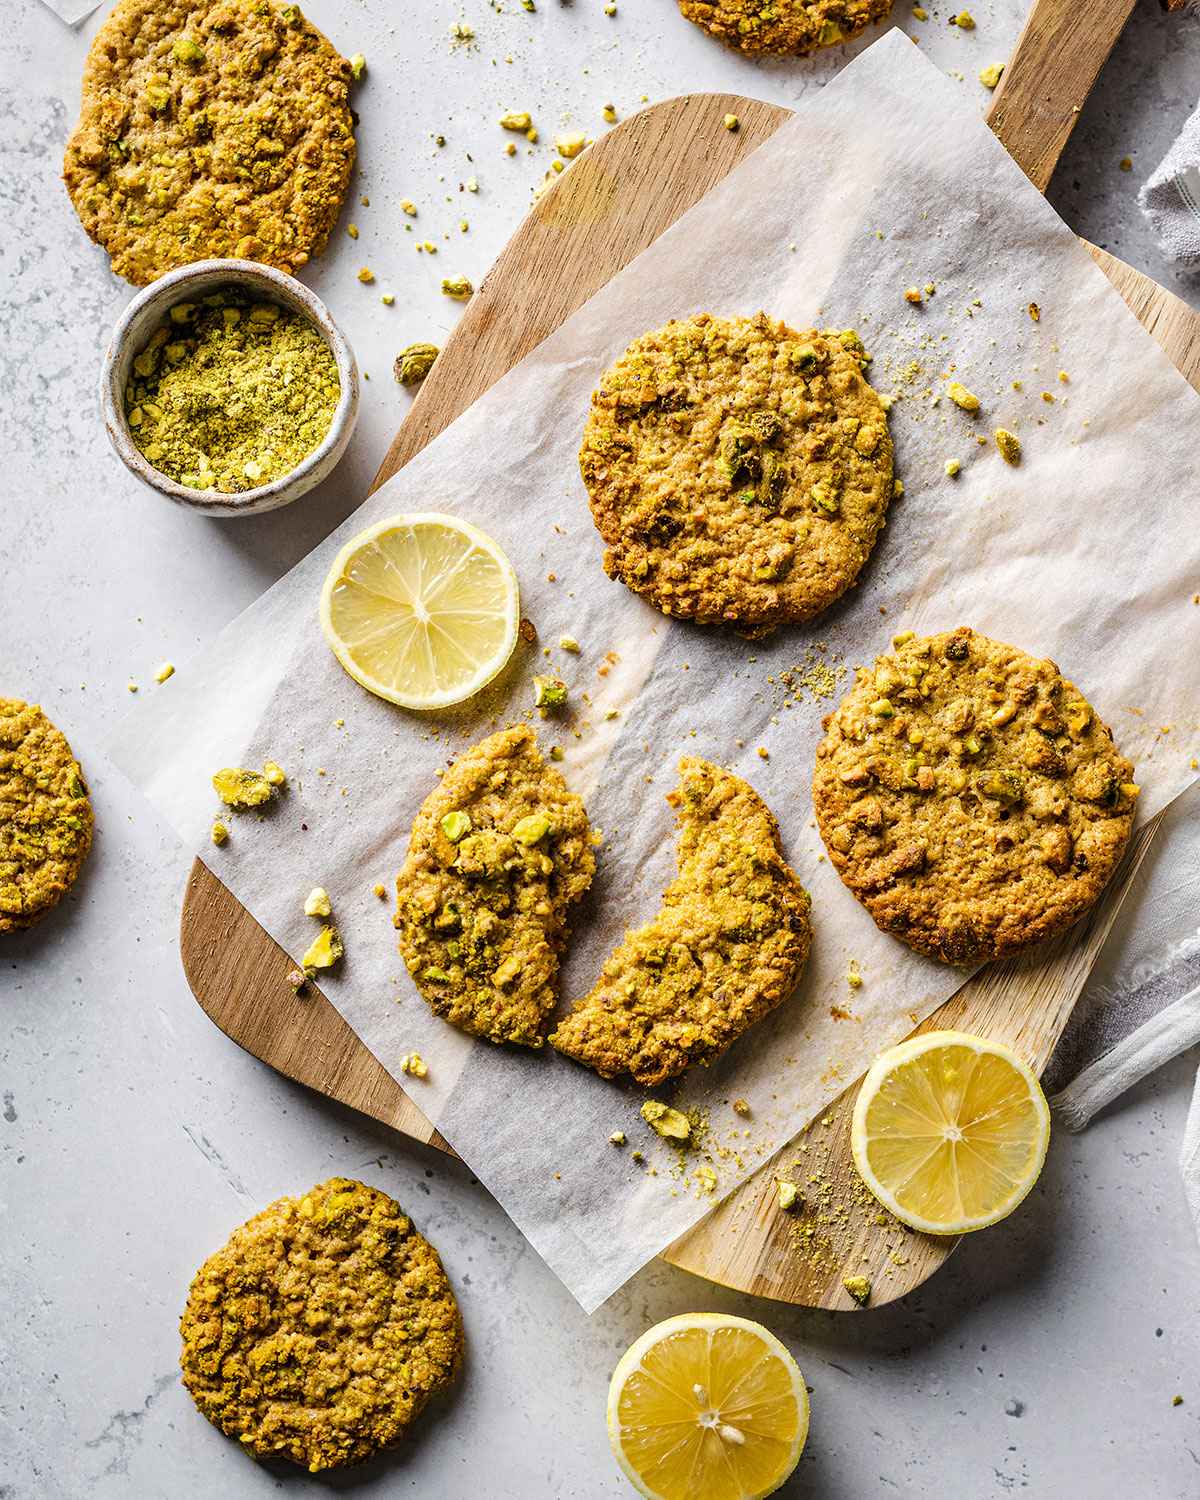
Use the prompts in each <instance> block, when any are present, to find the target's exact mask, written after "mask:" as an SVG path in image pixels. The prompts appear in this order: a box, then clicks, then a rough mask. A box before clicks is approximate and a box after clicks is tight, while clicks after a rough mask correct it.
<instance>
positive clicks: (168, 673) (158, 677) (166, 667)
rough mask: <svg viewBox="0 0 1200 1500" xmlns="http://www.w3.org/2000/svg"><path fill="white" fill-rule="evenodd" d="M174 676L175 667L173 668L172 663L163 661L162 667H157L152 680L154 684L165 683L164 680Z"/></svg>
mask: <svg viewBox="0 0 1200 1500" xmlns="http://www.w3.org/2000/svg"><path fill="white" fill-rule="evenodd" d="M174 675H175V666H174V663H172V662H169V661H165V662H163V664H162V666H160V667H159V669H158V671H157V672H155V674H154V680H155V682H166V680H167V678H168V677H174Z"/></svg>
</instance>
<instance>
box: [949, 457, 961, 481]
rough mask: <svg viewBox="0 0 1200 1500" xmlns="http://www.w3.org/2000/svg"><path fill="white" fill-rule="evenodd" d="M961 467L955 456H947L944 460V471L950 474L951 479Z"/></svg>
mask: <svg viewBox="0 0 1200 1500" xmlns="http://www.w3.org/2000/svg"><path fill="white" fill-rule="evenodd" d="M961 469H962V464H960V463H959V461H958V459H957V458H948V459H947V460H946V473H947V474H948V475H949V476H950V478H951V479H953V478H954V476H955V475H956V474H958V473H959V472H960V470H961Z"/></svg>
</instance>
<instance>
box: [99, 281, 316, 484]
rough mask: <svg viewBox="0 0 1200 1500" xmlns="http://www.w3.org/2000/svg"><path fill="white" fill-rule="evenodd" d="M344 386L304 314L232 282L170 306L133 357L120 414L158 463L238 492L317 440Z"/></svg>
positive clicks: (187, 479)
mask: <svg viewBox="0 0 1200 1500" xmlns="http://www.w3.org/2000/svg"><path fill="white" fill-rule="evenodd" d="M340 396H341V382H340V379H339V375H338V367H337V362H336V360H335V358H334V355H333V351H332V350H331V349H330V347H329V345H328V343H327V342H326V340H325V339H324V337H323V336H322V334H321V332H320V330H319V329H318V328H316V327H315V326H314V325H313V324H312V322H311V321H310V320H309V319H308V318H306V317H304V316H303V315H302V314H301V313H300V312H299V311H297V310H295V309H293V308H290V307H283V306H280V304H279V303H277V302H272V301H268V300H267V299H266V298H265V297H259V296H256V295H255V294H254V292H253V291H251V290H249V289H248V288H244V287H240V286H228V287H222V288H220V289H218V290H216V291H213V292H209V293H207V294H205V295H202V296H198V297H196V298H195V299H194V300H191V301H188V300H184V301H181V302H177V303H175V304H174V305H173V306H172V307H171V308H170V310H169V312H168V314H167V315H166V317H165V318H164V319H163V321H162V322H161V323H159V325H158V326H157V327H156V328H155V329H154V331H153V333H152V334H151V335H150V338H149V339H148V340H147V341H146V343H145V344H144V345H143V347H142V348H141V349H140V350H139V352H138V353H137V354H136V355H135V356H134V358H133V361H132V363H131V365H130V368H129V374H128V377H127V379H126V382H125V389H124V407H125V420H126V424H127V426H128V431H129V436H130V438H131V440H132V442H133V444H134V446H135V447H136V448H137V449H138V451H139V452H140V453H141V455H142V457H143V458H145V460H146V461H147V463H149V464H151V465H153V467H154V468H155V469H157V470H158V471H159V473H161V474H165V475H166V476H167V478H168V479H173V480H174V481H175V482H176V483H178V484H182V485H187V486H188V487H189V488H191V489H197V490H216V491H218V492H219V493H221V494H227V495H233V494H240V493H242V492H244V491H246V490H253V489H258V488H259V487H260V486H262V485H267V484H271V483H272V482H273V481H274V480H277V479H280V478H282V477H283V476H284V475H286V474H289V473H290V472H291V471H292V470H293V469H295V468H296V467H297V465H298V464H299V463H300V462H301V461H302V460H303V459H304V458H306V457H307V456H308V454H310V453H311V452H312V451H313V450H314V449H315V448H317V447H319V446H320V444H321V443H322V441H323V440H324V438H325V435H326V434H327V432H328V431H329V428H330V424H331V423H332V421H333V418H334V413H335V412H336V410H337V406H338V401H339V398H340Z"/></svg>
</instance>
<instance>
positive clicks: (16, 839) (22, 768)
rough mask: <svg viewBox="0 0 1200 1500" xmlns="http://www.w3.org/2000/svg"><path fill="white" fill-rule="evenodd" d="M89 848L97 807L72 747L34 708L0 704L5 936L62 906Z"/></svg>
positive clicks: (0, 874)
mask: <svg viewBox="0 0 1200 1500" xmlns="http://www.w3.org/2000/svg"><path fill="white" fill-rule="evenodd" d="M91 847H92V804H91V803H90V802H89V801H88V793H87V787H86V786H85V785H84V780H83V772H82V771H81V770H80V769H79V762H78V761H77V760H76V759H75V757H74V756H73V755H72V754H71V747H70V745H68V744H67V742H66V740H65V739H64V738H63V736H62V734H60V733H59V731H58V730H57V729H55V727H54V725H53V724H51V722H50V720H49V719H48V718H47V717H46V716H45V714H44V713H43V712H42V711H41V709H40V708H38V707H37V706H36V705H35V704H31V703H22V702H21V700H20V699H19V698H0V932H15V931H17V930H19V929H20V928H23V927H32V926H33V924H34V923H35V922H39V921H40V920H41V919H42V918H43V917H44V916H45V915H46V913H47V912H48V911H50V909H51V908H52V907H55V906H57V905H58V903H59V902H60V901H61V900H62V898H63V897H64V896H65V895H66V894H67V892H68V891H69V890H70V889H71V887H72V886H73V885H74V884H75V879H76V877H77V876H78V874H79V871H80V868H81V867H82V865H83V862H84V860H85V859H86V858H87V853H88V850H89V849H90V848H91Z"/></svg>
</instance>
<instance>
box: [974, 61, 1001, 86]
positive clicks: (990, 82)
mask: <svg viewBox="0 0 1200 1500" xmlns="http://www.w3.org/2000/svg"><path fill="white" fill-rule="evenodd" d="M1003 72H1004V64H1003V63H989V64H988V65H987V67H986V68H980V70H979V81H980V83H982V84H983V86H984V88H985V89H994V88H995V87H996V85H997V84H998V83H999V82H1000V78H1001V75H1002V74H1003Z"/></svg>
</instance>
